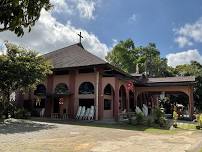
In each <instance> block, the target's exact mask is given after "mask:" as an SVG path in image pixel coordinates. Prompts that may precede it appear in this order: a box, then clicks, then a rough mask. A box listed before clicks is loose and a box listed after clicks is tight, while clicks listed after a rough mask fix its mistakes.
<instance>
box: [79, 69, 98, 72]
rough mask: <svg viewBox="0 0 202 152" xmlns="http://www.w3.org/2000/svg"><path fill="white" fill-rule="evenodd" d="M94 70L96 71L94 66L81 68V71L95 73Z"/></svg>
mask: <svg viewBox="0 0 202 152" xmlns="http://www.w3.org/2000/svg"><path fill="white" fill-rule="evenodd" d="M93 72H95V70H94V68H84V69H79V73H93Z"/></svg>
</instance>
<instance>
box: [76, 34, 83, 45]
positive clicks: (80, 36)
mask: <svg viewBox="0 0 202 152" xmlns="http://www.w3.org/2000/svg"><path fill="white" fill-rule="evenodd" d="M77 35H78V36H79V43H81V38H83V36H82V35H81V32H80V33H79V34H77Z"/></svg>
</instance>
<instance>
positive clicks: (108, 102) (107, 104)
mask: <svg viewBox="0 0 202 152" xmlns="http://www.w3.org/2000/svg"><path fill="white" fill-rule="evenodd" d="M104 110H111V100H108V99H104Z"/></svg>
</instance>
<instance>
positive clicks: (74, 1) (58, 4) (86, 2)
mask: <svg viewBox="0 0 202 152" xmlns="http://www.w3.org/2000/svg"><path fill="white" fill-rule="evenodd" d="M51 3H52V4H53V5H54V9H53V10H54V12H56V13H67V14H68V15H75V14H76V13H78V14H79V16H80V17H81V18H84V19H89V20H91V19H94V18H95V16H94V12H95V9H96V6H97V5H98V3H99V0H51Z"/></svg>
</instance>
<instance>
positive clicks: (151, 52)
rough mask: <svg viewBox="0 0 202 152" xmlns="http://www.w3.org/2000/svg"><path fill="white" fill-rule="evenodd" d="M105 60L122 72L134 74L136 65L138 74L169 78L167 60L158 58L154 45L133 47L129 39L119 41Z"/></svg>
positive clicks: (158, 53) (158, 54) (157, 51)
mask: <svg viewBox="0 0 202 152" xmlns="http://www.w3.org/2000/svg"><path fill="white" fill-rule="evenodd" d="M106 60H107V61H108V62H109V63H111V64H113V65H115V66H117V67H119V68H121V69H122V70H124V71H126V72H129V73H134V72H137V71H136V70H137V69H136V67H137V65H138V67H139V72H140V73H146V74H147V75H148V76H153V77H156V76H169V75H170V72H169V71H168V70H167V68H168V66H167V60H166V59H165V58H161V57H160V52H159V50H158V49H157V48H156V45H155V44H154V43H149V44H148V45H147V46H145V47H143V46H140V47H137V46H136V47H135V44H134V42H133V41H132V40H131V39H127V40H125V41H120V43H118V44H117V45H116V46H115V47H114V48H113V49H112V51H111V52H109V53H108V54H107V56H106Z"/></svg>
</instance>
